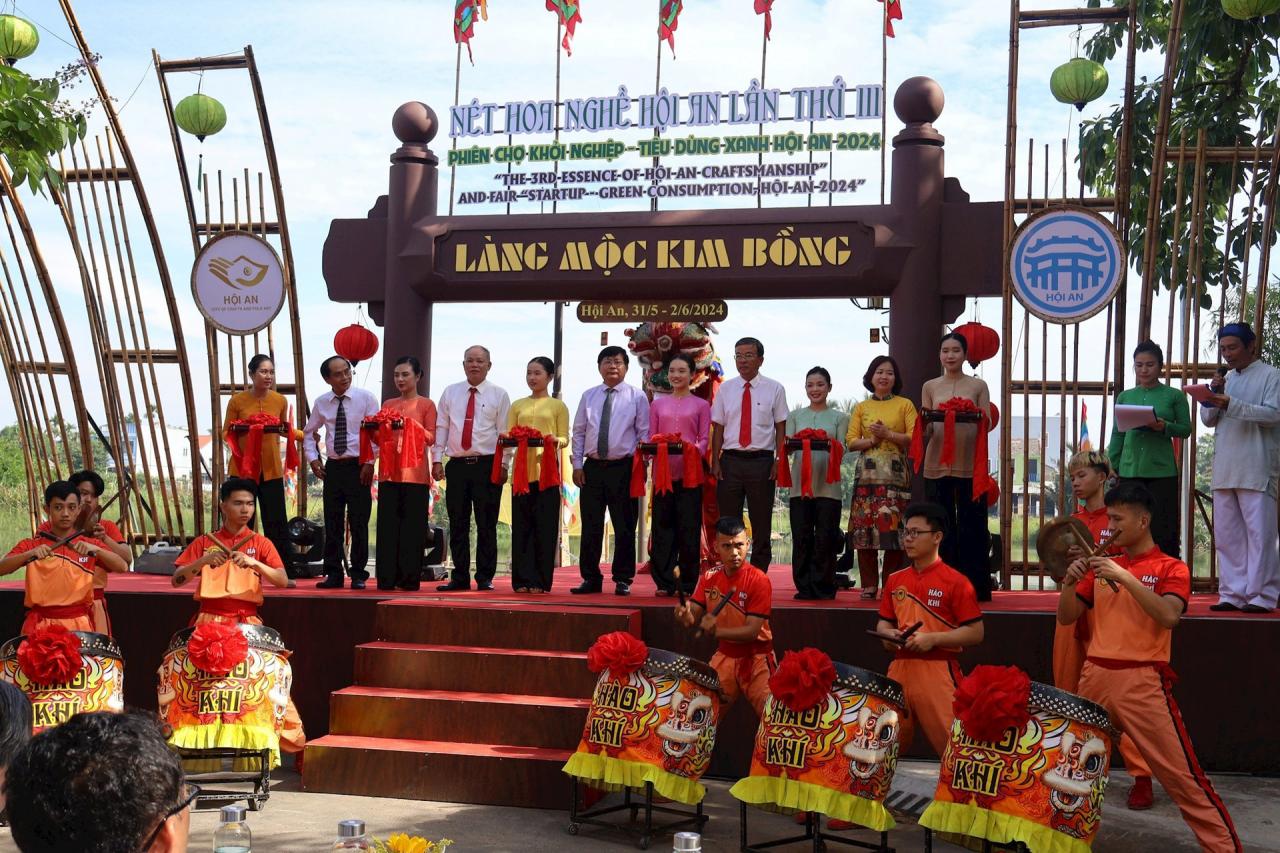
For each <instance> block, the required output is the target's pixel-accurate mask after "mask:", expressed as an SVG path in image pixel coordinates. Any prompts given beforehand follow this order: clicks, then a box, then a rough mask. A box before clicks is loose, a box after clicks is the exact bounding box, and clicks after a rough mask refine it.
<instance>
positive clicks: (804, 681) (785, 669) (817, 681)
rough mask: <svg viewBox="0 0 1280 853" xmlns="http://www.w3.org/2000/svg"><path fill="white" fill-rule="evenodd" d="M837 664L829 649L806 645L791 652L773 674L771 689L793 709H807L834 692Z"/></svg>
mask: <svg viewBox="0 0 1280 853" xmlns="http://www.w3.org/2000/svg"><path fill="white" fill-rule="evenodd" d="M835 680H836V667H835V664H833V663H832V662H831V658H829V657H828V656H827V655H826V653H825V652H822V651H819V650H818V649H813V648H805V649H801V650H800V651H798V652H787V653H786V654H785V655H783V657H782V663H780V664H778V668H777V669H776V670H774V673H773V675H772V676H770V678H769V692H771V693H772V694H773V695H774V698H776V699H777V700H778V701H780V702H781V703H782V704H783V705H786V706H787V707H788V708H790V709H791V710H792V711H796V712H799V711H807V710H809V709H810V708H812V707H813V706H814V705H817V704H818V703H819V702H821V701H822V699H823V697H824V696H826V695H827V694H828V693H830V692H831V685H832V684H833V683H835Z"/></svg>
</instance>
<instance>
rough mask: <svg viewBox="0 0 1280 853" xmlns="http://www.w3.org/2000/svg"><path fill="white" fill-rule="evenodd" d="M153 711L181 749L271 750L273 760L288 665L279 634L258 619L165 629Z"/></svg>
mask: <svg viewBox="0 0 1280 853" xmlns="http://www.w3.org/2000/svg"><path fill="white" fill-rule="evenodd" d="M159 682H160V683H159V689H158V693H157V698H158V701H159V710H160V716H161V717H162V718H163V719H164V721H165V722H166V723H168V724H169V726H170V727H171V728H172V730H173V734H172V735H171V736H170V738H169V742H170V743H171V744H173V745H174V746H177V747H181V748H183V749H210V748H218V747H221V748H234V749H243V750H251V751H257V750H262V749H270V750H271V766H272V767H276V766H278V765H279V764H280V731H281V729H283V727H284V717H285V709H286V708H287V707H288V704H289V689H290V687H292V685H293V668H292V667H291V666H290V665H289V651H288V650H287V649H286V648H285V647H284V642H283V641H282V640H281V639H280V635H279V634H278V633H276V632H275V631H273V630H272V629H271V628H267V627H266V626H263V625H246V624H241V625H223V624H221V623H216V622H209V623H204V624H202V625H198V626H196V627H195V628H184V629H182V630H181V631H179V632H178V633H176V634H174V635H173V638H172V639H171V640H170V641H169V648H168V651H166V652H165V656H164V662H163V663H162V664H161V665H160V671H159Z"/></svg>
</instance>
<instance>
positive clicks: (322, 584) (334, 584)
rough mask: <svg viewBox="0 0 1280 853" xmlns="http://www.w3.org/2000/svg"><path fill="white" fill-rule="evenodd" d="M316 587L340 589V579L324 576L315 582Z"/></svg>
mask: <svg viewBox="0 0 1280 853" xmlns="http://www.w3.org/2000/svg"><path fill="white" fill-rule="evenodd" d="M316 589H342V581H331V580H329V579H328V578H325V579H324V580H322V581H320V583H318V584H316Z"/></svg>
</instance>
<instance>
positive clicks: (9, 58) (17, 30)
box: [0, 15, 40, 65]
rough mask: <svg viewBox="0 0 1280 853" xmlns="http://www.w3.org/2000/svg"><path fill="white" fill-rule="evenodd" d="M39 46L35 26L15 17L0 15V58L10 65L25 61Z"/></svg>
mask: <svg viewBox="0 0 1280 853" xmlns="http://www.w3.org/2000/svg"><path fill="white" fill-rule="evenodd" d="M39 46H40V33H38V32H37V31H36V28H35V25H34V24H32V23H31V22H30V21H28V20H27V19H26V18H19V17H18V16H17V15H0V58H3V59H4V61H5V62H7V63H9V64H10V65H13V64H15V63H16V62H17V61H18V60H19V59H26V58H27V57H28V56H30V55H31V54H33V53H35V52H36V48H37V47H39Z"/></svg>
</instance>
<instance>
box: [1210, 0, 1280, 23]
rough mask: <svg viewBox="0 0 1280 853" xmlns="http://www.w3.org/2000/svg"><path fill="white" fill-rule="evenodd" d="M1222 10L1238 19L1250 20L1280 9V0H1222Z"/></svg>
mask: <svg viewBox="0 0 1280 853" xmlns="http://www.w3.org/2000/svg"><path fill="white" fill-rule="evenodd" d="M1222 11H1224V12H1226V13H1227V14H1228V15H1230V16H1231V17H1233V18H1235V19H1236V20H1238V21H1248V20H1252V19H1253V18H1261V17H1263V16H1264V15H1270V14H1273V13H1274V12H1277V11H1280V0H1222Z"/></svg>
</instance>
